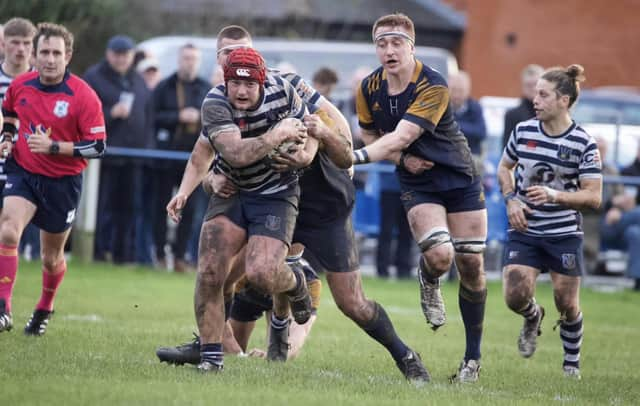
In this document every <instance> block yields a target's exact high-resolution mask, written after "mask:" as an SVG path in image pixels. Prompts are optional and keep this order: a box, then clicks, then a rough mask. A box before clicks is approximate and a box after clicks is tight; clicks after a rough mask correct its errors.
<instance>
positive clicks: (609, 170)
mask: <svg viewBox="0 0 640 406" xmlns="http://www.w3.org/2000/svg"><path fill="white" fill-rule="evenodd" d="M593 138H595V139H596V143H597V144H598V150H599V151H600V160H601V161H602V174H603V175H605V176H617V175H620V172H619V171H618V168H616V167H615V166H613V165H609V164H608V163H607V152H608V147H607V140H605V139H604V137H602V136H601V135H596V136H594V137H593ZM623 193H624V186H623V185H621V184H619V183H605V184H604V186H603V188H602V202H603V205H602V209H606V208H607V207H606V205H607V203H609V202H610V201H611V199H612V198H613V197H614V196H617V195H621V194H623Z"/></svg>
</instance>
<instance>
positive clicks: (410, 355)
mask: <svg viewBox="0 0 640 406" xmlns="http://www.w3.org/2000/svg"><path fill="white" fill-rule="evenodd" d="M396 365H397V366H398V369H400V371H401V372H402V374H403V375H404V377H405V378H407V380H408V381H410V382H413V383H425V382H429V381H430V380H431V375H429V371H427V369H426V368H425V367H424V365H423V364H422V359H421V358H420V354H418V353H417V352H415V351H413V350H411V349H410V350H409V351H408V352H407V355H405V356H404V357H403V358H402V360H401V361H400V362H396Z"/></svg>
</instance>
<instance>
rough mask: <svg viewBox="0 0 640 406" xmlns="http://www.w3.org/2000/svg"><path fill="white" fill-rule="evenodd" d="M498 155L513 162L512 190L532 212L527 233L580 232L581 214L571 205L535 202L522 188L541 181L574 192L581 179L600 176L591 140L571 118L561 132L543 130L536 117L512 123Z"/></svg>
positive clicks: (545, 184) (544, 184)
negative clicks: (501, 151) (501, 150)
mask: <svg viewBox="0 0 640 406" xmlns="http://www.w3.org/2000/svg"><path fill="white" fill-rule="evenodd" d="M502 159H504V160H505V161H506V162H509V163H512V164H515V165H516V167H515V183H516V185H515V186H516V189H515V193H516V196H517V197H518V199H520V200H521V201H523V202H524V203H525V204H527V205H528V206H529V207H530V208H531V209H532V210H533V213H532V214H528V215H526V218H527V222H528V228H527V231H526V232H525V234H528V235H531V236H538V237H539V236H545V237H556V236H565V235H579V234H582V224H581V223H582V217H581V215H580V213H579V212H578V211H576V210H574V209H570V208H567V207H565V206H561V205H559V204H555V203H545V204H543V205H540V206H535V205H533V204H531V203H530V202H528V200H527V197H526V190H527V188H528V187H530V186H536V185H542V186H547V187H549V188H551V189H555V190H559V191H563V192H576V191H577V190H578V189H579V188H580V181H581V180H582V179H600V178H601V177H602V173H601V172H602V164H601V159H600V153H599V151H598V147H597V145H596V142H595V140H594V139H593V137H591V136H590V135H589V134H587V133H586V132H585V131H584V130H583V129H582V128H580V127H579V126H578V125H576V123H575V122H574V123H573V124H572V125H571V126H570V127H569V129H568V130H567V131H566V132H565V133H564V134H562V135H559V136H553V137H552V136H549V135H547V134H545V132H544V129H543V128H542V126H541V124H540V121H538V120H535V119H533V120H528V121H523V122H521V123H519V124H518V125H516V128H515V129H514V130H513V132H512V133H511V137H510V138H509V142H508V143H507V146H506V147H505V149H504V153H503V155H502Z"/></svg>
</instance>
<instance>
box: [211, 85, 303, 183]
mask: <svg viewBox="0 0 640 406" xmlns="http://www.w3.org/2000/svg"><path fill="white" fill-rule="evenodd" d="M306 113H307V108H306V106H305V104H304V103H303V102H302V100H301V99H300V97H299V96H298V94H297V93H296V90H295V88H294V87H293V85H292V84H291V83H289V82H288V81H286V80H284V79H282V78H281V77H280V76H276V75H271V74H269V75H267V80H266V81H265V84H264V92H263V95H262V102H261V103H260V105H259V106H258V107H256V108H255V109H253V110H236V109H234V108H233V106H231V103H230V102H229V100H228V99H227V96H226V90H225V86H224V85H219V86H217V87H215V88H213V89H211V91H209V94H207V97H206V98H205V100H204V102H203V104H202V136H203V137H206V138H207V139H208V140H209V141H210V142H212V140H213V138H215V137H216V136H217V135H218V134H220V133H221V132H225V131H229V130H230V129H233V128H237V129H239V130H240V134H241V136H242V138H252V137H258V136H260V135H262V134H264V133H265V132H267V131H268V130H269V129H270V128H271V127H272V126H273V125H274V124H275V123H277V122H279V121H281V120H282V119H284V118H287V117H295V118H298V119H302V118H303V117H304V115H305V114H306ZM212 144H213V142H212ZM214 165H215V169H216V170H218V171H220V172H221V173H223V174H224V175H226V176H227V177H229V178H230V179H231V180H232V181H233V183H234V184H235V185H236V186H237V187H238V189H240V190H241V191H244V192H249V193H255V194H262V195H270V194H274V193H278V192H282V191H285V190H288V189H293V188H294V187H295V186H296V185H297V183H298V175H297V173H296V171H289V172H280V173H279V172H276V171H274V170H273V169H272V168H271V164H270V161H269V160H268V159H267V158H266V157H265V158H263V159H261V160H259V161H258V162H255V163H253V164H251V165H249V166H246V167H244V168H234V167H232V166H231V165H230V164H229V163H228V162H227V161H226V160H225V159H224V157H223V156H222V155H220V154H219V153H218V156H217V157H216V161H215V163H214Z"/></svg>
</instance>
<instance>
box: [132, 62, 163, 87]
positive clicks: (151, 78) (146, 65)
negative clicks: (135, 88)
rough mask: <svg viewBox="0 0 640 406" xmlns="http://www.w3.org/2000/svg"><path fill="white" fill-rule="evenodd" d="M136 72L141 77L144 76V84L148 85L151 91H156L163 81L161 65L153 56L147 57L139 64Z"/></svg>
mask: <svg viewBox="0 0 640 406" xmlns="http://www.w3.org/2000/svg"><path fill="white" fill-rule="evenodd" d="M136 70H137V71H138V73H139V74H140V75H142V78H143V79H144V83H146V84H147V88H148V89H149V90H153V89H155V88H156V86H158V83H160V80H161V79H162V76H161V74H160V64H159V63H158V60H157V59H156V58H154V57H152V56H149V57H146V58H145V59H143V60H141V61H140V62H138V64H137V65H136Z"/></svg>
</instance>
